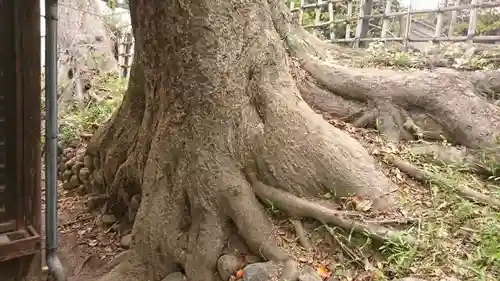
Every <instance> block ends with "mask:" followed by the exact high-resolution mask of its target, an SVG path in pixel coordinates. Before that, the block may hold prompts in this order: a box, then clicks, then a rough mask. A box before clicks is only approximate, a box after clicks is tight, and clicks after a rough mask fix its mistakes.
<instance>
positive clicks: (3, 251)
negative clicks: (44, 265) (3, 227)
mask: <svg viewBox="0 0 500 281" xmlns="http://www.w3.org/2000/svg"><path fill="white" fill-rule="evenodd" d="M32 230H33V229H32ZM23 232H24V233H23ZM30 232H31V231H30ZM23 234H26V235H27V236H26V235H25V236H23V237H22V238H19V239H16V240H14V239H13V238H15V237H14V236H15V235H23ZM2 235H3V236H7V237H8V238H9V240H10V242H7V243H4V244H0V262H4V261H7V260H11V259H15V258H20V257H24V256H29V255H33V254H36V253H38V252H39V251H40V249H41V238H40V235H38V233H28V231H26V230H18V231H14V232H10V233H4V234H2Z"/></svg>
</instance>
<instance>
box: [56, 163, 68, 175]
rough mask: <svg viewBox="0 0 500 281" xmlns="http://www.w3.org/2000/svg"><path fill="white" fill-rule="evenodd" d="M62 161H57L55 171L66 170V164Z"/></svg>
mask: <svg viewBox="0 0 500 281" xmlns="http://www.w3.org/2000/svg"><path fill="white" fill-rule="evenodd" d="M61 162H63V163H59V165H57V171H58V172H59V173H63V172H64V171H66V165H65V164H64V161H61Z"/></svg>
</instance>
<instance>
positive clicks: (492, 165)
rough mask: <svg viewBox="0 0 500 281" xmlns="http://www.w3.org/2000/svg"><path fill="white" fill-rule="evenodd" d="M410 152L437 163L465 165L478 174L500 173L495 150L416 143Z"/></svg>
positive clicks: (498, 160)
mask: <svg viewBox="0 0 500 281" xmlns="http://www.w3.org/2000/svg"><path fill="white" fill-rule="evenodd" d="M410 152H411V153H412V154H414V155H417V156H423V157H424V158H425V159H427V160H429V161H431V162H433V163H435V164H438V165H443V164H444V165H452V166H458V167H465V168H469V169H472V170H473V171H475V172H476V173H478V174H480V175H486V176H491V175H495V174H497V173H500V154H499V152H498V151H496V150H491V149H483V150H482V151H481V150H480V151H477V150H473V149H467V148H465V147H461V148H459V147H455V146H442V145H438V144H417V145H413V146H411V148H410Z"/></svg>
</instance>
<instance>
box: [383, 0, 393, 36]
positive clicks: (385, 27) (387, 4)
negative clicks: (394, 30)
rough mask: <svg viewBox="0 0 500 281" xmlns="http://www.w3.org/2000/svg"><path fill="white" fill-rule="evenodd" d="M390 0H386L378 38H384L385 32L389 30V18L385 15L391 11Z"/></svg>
mask: <svg viewBox="0 0 500 281" xmlns="http://www.w3.org/2000/svg"><path fill="white" fill-rule="evenodd" d="M391 7H392V0H386V2H385V11H384V22H383V24H382V33H381V35H380V38H382V39H385V38H386V37H387V32H388V31H389V27H390V26H389V25H390V18H389V17H388V16H387V15H388V14H389V13H390V12H391Z"/></svg>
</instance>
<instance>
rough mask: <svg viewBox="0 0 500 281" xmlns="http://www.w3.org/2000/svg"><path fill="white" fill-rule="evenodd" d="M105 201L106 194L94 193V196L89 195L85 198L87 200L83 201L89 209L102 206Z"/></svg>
mask: <svg viewBox="0 0 500 281" xmlns="http://www.w3.org/2000/svg"><path fill="white" fill-rule="evenodd" d="M87 192H88V190H87ZM105 202H106V195H104V194H102V195H95V196H91V197H90V198H89V199H88V200H87V202H85V205H87V207H88V208H89V209H91V210H95V209H98V208H100V207H102V206H103V205H104V203H105Z"/></svg>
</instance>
